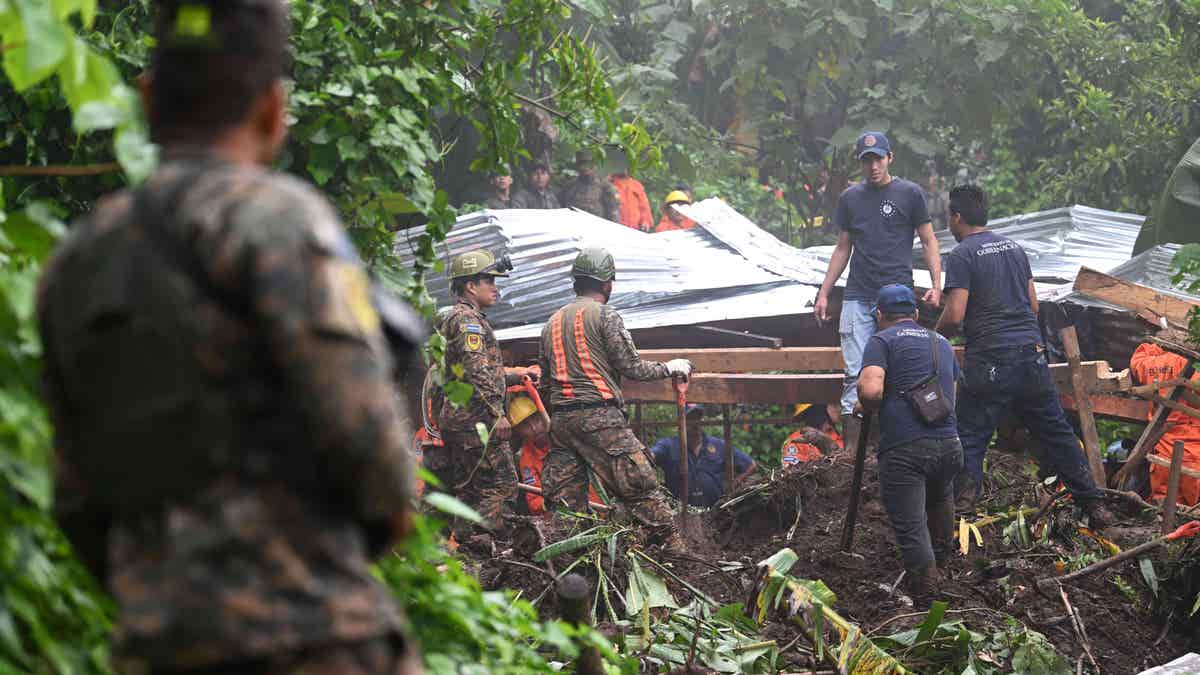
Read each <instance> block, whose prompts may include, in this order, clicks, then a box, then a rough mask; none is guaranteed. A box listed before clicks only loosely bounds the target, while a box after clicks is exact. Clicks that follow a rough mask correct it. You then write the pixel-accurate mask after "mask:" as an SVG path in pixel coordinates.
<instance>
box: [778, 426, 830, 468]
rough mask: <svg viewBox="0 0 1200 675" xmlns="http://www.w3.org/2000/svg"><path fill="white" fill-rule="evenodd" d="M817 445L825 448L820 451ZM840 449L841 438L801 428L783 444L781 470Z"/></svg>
mask: <svg viewBox="0 0 1200 675" xmlns="http://www.w3.org/2000/svg"><path fill="white" fill-rule="evenodd" d="M819 445H823V446H825V448H824V450H822V449H821V448H820V447H818V446H819ZM841 448H842V437H841V436H839V435H838V434H837V432H836V431H835V432H833V433H831V434H824V433H822V432H820V431H818V430H817V429H814V428H812V427H803V428H801V429H797V430H795V431H793V432H792V435H791V436H788V437H787V440H785V441H784V442H783V450H782V451H781V455H782V457H781V460H782V464H783V468H785V469H786V468H788V467H789V466H795V465H797V464H799V463H801V462H811V461H814V460H818V459H821V457H823V456H825V455H828V454H831V453H832V452H833V451H834V450H835V449H837V450H840V449H841Z"/></svg>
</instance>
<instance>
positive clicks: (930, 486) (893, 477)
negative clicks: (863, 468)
mask: <svg viewBox="0 0 1200 675" xmlns="http://www.w3.org/2000/svg"><path fill="white" fill-rule="evenodd" d="M875 307H876V311H875V320H876V322H877V323H878V325H879V332H877V333H876V334H875V335H873V336H871V339H870V340H868V341H867V348H866V350H865V351H864V352H863V369H862V373H861V374H860V375H859V379H858V395H859V400H860V401H861V402H862V406H863V407H864V408H867V409H878V410H879V427H880V428H879V487H880V492H881V494H882V497H883V506H884V509H885V510H886V511H887V514H888V520H889V521H890V522H891V524H892V532H893V533H894V534H895V535H896V544H897V545H898V546H899V547H900V556H901V558H903V560H904V571H905V574H904V579H905V581H906V582H907V584H908V591H909V594H910V595H911V596H912V599H913V604H914V605H915V606H916V607H917V608H918V609H926V608H928V607H929V604H930V602H932V601H933V596H934V595H935V593H936V592H937V567H938V565H940V564H944V563H945V562H947V561H948V560H950V555H951V552H952V551H953V546H954V544H953V539H954V476H955V475H956V474H958V472H959V470H960V469H962V465H963V452H962V445H961V444H960V443H959V442H958V434H957V430H956V427H955V420H954V383H955V381H956V380H957V379H958V362H957V361H955V360H954V349H953V348H952V347H951V346H950V342H949V341H947V340H946V339H945V338H943V337H941V336H940V335H937V334H935V333H933V332H932V331H929V330H926V329H925V328H922V327H921V326H920V325H918V324H917V299H916V296H915V295H913V292H912V289H910V288H909V287H908V286H905V285H903V284H891V285H889V286H884V287H883V288H882V289H880V291H879V297H878V300H877V302H876V304H875ZM934 349H937V350H938V351H937V368H936V371H935V368H934ZM934 374H936V381H937V383H938V384H939V385H940V387H941V392H942V396H945V397H946V399H947V402H948V404H949V405H948V407H947V413H948V414H947V416H946V417H945V419H943V420H942V421H940V422H937V423H935V424H929V423H927V422H926V421H925V419H923V418H922V417H921V416H920V415H919V414H918V413H917V410H916V408H915V407H914V405H913V404H912V403H910V401H909V400H908V398H906V396H905V392H907V391H909V390H910V389H912V388H914V387H916V386H918V385H919V384H920V383H921V382H922V381H923V380H925V379H926V378H928V377H930V376H931V375H934Z"/></svg>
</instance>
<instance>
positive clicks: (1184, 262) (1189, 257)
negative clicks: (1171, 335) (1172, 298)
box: [1171, 244, 1200, 342]
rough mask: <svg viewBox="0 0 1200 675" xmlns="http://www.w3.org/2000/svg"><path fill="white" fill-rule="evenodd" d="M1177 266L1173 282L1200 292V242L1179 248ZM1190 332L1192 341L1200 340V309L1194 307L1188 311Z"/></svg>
mask: <svg viewBox="0 0 1200 675" xmlns="http://www.w3.org/2000/svg"><path fill="white" fill-rule="evenodd" d="M1172 263H1173V264H1174V266H1175V268H1176V272H1175V275H1174V276H1173V277H1172V278H1171V282H1172V283H1174V284H1175V285H1176V286H1178V287H1180V288H1184V289H1186V290H1187V291H1188V292H1189V293H1192V294H1200V244H1187V245H1186V246H1184V247H1182V248H1180V249H1179V253H1176V254H1175V259H1174V260H1173V261H1172ZM1188 332H1189V333H1191V336H1192V342H1200V311H1197V308H1195V307H1193V308H1192V310H1191V311H1190V312H1188Z"/></svg>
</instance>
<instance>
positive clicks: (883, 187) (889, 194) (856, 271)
mask: <svg viewBox="0 0 1200 675" xmlns="http://www.w3.org/2000/svg"><path fill="white" fill-rule="evenodd" d="M854 155H855V156H856V157H857V158H858V163H859V166H860V167H861V168H862V173H863V180H862V182H861V183H856V184H854V185H851V186H850V187H848V188H846V190H845V191H844V192H842V194H841V196H839V197H838V202H837V210H836V211H835V213H834V216H833V223H834V225H836V226H837V227H838V229H839V230H840V234H838V240H837V245H836V246H835V247H834V249H833V255H832V256H831V257H830V259H829V269H828V270H827V271H826V272H825V281H824V283H822V284H821V290H820V292H818V293H817V301H816V303H815V305H814V306H813V314H815V315H816V318H817V321H820V322H825V321H828V320H829V293H830V292H831V291H832V290H833V286H834V284H835V283H837V280H838V279H839V278H840V277H841V276H842V272H843V271H844V270H845V269H846V264H847V263H849V265H850V277H849V278H848V279H847V280H846V291H845V294H844V295H843V297H842V314H841V317H840V318H839V319H838V334H839V335H840V337H841V343H842V358H843V360H844V361H845V363H846V371H845V372H846V375H845V381H844V387H843V389H842V415H841V416H842V419H843V420H844V422H843V424H842V435H844V436H845V437H846V444H847V445H849V446H850V447H855V444H856V443H857V442H858V424H859V420H858V419H857V418H855V417H854V416H853V415H851V414H850V411H852V410H853V409H854V402H855V401H856V400H857V398H858V395H857V387H856V385H857V382H858V371H859V369H860V368H862V354H863V349H864V348H865V347H866V345H867V340H868V339H870V337H871V335H872V334H874V333H875V315H874V313H873V310H872V305H873V304H874V302H875V296H876V295H878V293H879V289H881V288H883V287H884V286H887V285H888V284H904V285H905V286H909V287H911V286H912V284H913V278H912V245H913V233H916V235H917V236H918V237H920V238H921V246H922V247H923V248H924V256H925V263H926V265H927V266H928V268H929V275H930V278H931V279H932V288H930V289H929V290H928V291H926V293H925V296H924V298H922V300H923V301H924V302H925V303H926V304H927V305H930V306H932V307H935V308H936V307H937V306H938V305H939V304H940V303H941V301H942V293H941V291H939V290H938V289H939V288H941V279H942V262H941V257H940V256H939V253H938V241H937V238H936V237H934V235H933V225H931V224H930V222H929V211H928V209H927V208H926V206H925V193H924V192H923V191H922V190H921V186H919V185H917V184H916V183H913V182H911V181H907V180H904V179H903V178H895V177H893V176H892V174H891V173H890V167H891V164H892V157H893V155H892V147H891V144H890V143H889V142H888V138H887V136H884V135H883V134H881V133H879V132H878V131H868V132H866V133H864V134H863V135H861V136H859V137H858V142H857V143H856V144H855V146H854Z"/></svg>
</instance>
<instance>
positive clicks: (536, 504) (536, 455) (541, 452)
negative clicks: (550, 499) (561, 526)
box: [517, 439, 603, 515]
mask: <svg viewBox="0 0 1200 675" xmlns="http://www.w3.org/2000/svg"><path fill="white" fill-rule="evenodd" d="M548 454H550V442H549V439H547V441H546V445H544V446H538V445H536V444H535V443H533V441H525V444H524V445H522V446H521V458H520V460H519V461H518V462H517V470H518V471H520V472H521V482H522V483H524V484H526V485H532V486H533V487H535V488H540V487H542V464H543V463H544V462H545V461H546V455H548ZM588 501H592V502H595V503H597V504H603V502H602V501H600V497H599V496H597V495H596V490H595V489H593V488H592V487H591V486H588ZM525 504H526V505H528V506H529V512H530V513H532V514H535V515H536V514H539V513H545V511H546V506H545V501H544V500H543V499H542V496H541V495H535V494H533V493H532V492H526V493H525Z"/></svg>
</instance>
